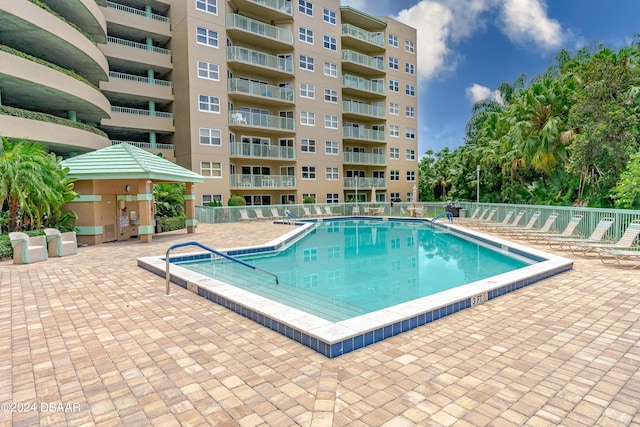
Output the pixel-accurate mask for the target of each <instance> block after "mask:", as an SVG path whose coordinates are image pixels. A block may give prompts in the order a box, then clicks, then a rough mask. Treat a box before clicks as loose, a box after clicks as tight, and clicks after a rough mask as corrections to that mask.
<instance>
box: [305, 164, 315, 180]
mask: <svg viewBox="0 0 640 427" xmlns="http://www.w3.org/2000/svg"><path fill="white" fill-rule="evenodd" d="M302 179H316V167H315V166H302Z"/></svg>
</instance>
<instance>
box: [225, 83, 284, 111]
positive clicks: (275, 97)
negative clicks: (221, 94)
mask: <svg viewBox="0 0 640 427" xmlns="http://www.w3.org/2000/svg"><path fill="white" fill-rule="evenodd" d="M228 90H229V96H230V97H232V98H233V99H236V100H238V101H245V102H259V103H260V104H262V105H270V106H275V107H286V106H292V105H294V104H295V95H294V90H293V89H288V88H283V87H278V86H273V85H267V84H264V83H258V82H253V81H249V80H244V79H229V82H228Z"/></svg>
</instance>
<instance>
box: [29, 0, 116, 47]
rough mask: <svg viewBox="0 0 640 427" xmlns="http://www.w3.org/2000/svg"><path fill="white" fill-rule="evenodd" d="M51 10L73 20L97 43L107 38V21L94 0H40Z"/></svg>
mask: <svg viewBox="0 0 640 427" xmlns="http://www.w3.org/2000/svg"><path fill="white" fill-rule="evenodd" d="M40 1H41V2H42V3H44V4H46V5H47V6H49V7H50V8H51V10H53V11H55V12H56V13H58V14H60V15H61V16H64V17H65V19H67V20H69V21H70V22H73V23H74V24H75V25H77V26H78V27H79V28H81V29H82V30H83V31H84V32H86V33H87V34H89V35H90V36H91V37H93V39H94V40H95V41H96V42H98V43H104V42H106V40H107V22H106V20H105V19H104V15H103V14H102V12H101V11H100V8H99V7H98V5H97V4H96V2H95V0H65V1H60V0H40Z"/></svg>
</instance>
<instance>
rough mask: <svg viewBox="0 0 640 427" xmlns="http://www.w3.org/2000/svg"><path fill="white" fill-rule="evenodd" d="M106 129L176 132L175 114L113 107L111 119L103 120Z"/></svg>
mask: <svg viewBox="0 0 640 427" xmlns="http://www.w3.org/2000/svg"><path fill="white" fill-rule="evenodd" d="M100 124H101V125H102V126H104V127H106V128H122V129H139V130H143V131H145V132H150V131H156V132H161V133H170V132H175V127H174V125H173V114H171V113H165V112H162V111H150V110H142V109H139V108H128V107H115V106H112V107H111V119H102V122H101V123H100Z"/></svg>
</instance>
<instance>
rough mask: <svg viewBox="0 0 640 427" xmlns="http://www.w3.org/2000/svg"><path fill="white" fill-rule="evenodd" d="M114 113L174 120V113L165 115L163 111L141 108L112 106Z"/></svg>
mask: <svg viewBox="0 0 640 427" xmlns="http://www.w3.org/2000/svg"><path fill="white" fill-rule="evenodd" d="M111 112H112V113H121V114H137V115H139V116H150V117H161V118H163V119H173V113H165V112H162V111H150V110H142V109H140V108H129V107H115V106H111Z"/></svg>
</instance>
